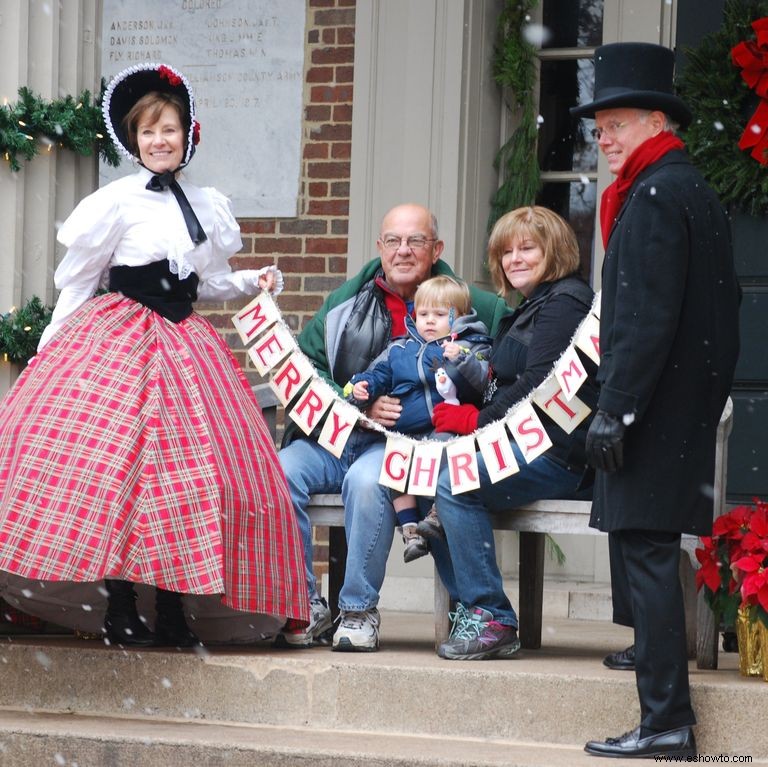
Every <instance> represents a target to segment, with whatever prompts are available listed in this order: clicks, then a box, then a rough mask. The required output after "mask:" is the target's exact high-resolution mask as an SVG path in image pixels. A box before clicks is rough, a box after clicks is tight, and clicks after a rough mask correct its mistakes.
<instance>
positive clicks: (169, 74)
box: [157, 64, 181, 86]
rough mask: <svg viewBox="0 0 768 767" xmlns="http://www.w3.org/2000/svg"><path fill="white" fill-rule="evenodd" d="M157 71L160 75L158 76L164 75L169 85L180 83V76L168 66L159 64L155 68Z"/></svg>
mask: <svg viewBox="0 0 768 767" xmlns="http://www.w3.org/2000/svg"><path fill="white" fill-rule="evenodd" d="M157 73H158V74H159V75H160V77H164V78H165V79H166V80H168V82H169V83H170V84H171V85H174V86H175V85H181V78H180V77H179V76H178V75H177V74H176V73H175V72H174V71H173V70H172V69H170V68H169V67H166V66H165V65H164V64H161V65H160V66H159V67H158V68H157Z"/></svg>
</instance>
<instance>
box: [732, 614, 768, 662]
mask: <svg viewBox="0 0 768 767" xmlns="http://www.w3.org/2000/svg"><path fill="white" fill-rule="evenodd" d="M761 626H762V624H761V623H760V621H754V622H752V621H750V620H749V612H747V610H742V609H741V608H739V612H738V615H737V616H736V637H737V638H738V640H739V671H740V672H741V675H742V676H763V677H765V673H766V672H765V669H764V668H763V653H762V650H761V647H762V646H765V645H762V643H761V639H762V638H763V637H761ZM762 633H763V636H765V635H766V633H768V632H766V629H765V626H762ZM767 665H768V664H767Z"/></svg>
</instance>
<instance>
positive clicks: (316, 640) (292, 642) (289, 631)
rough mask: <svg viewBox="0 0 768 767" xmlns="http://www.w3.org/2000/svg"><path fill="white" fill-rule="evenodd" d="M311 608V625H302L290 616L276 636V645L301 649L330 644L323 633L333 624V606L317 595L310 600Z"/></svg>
mask: <svg viewBox="0 0 768 767" xmlns="http://www.w3.org/2000/svg"><path fill="white" fill-rule="evenodd" d="M309 609H310V612H311V616H312V617H311V619H310V621H309V626H301V625H300V622H299V621H296V620H294V619H293V618H289V619H288V620H287V621H286V622H285V626H283V628H282V630H281V631H280V633H279V634H278V635H277V637H276V638H275V647H290V648H293V649H301V648H305V647H313V646H314V645H317V644H325V645H327V644H328V641H327V640H326V639H325V638H324V637H323V634H325V632H326V631H328V629H330V628H331V627H332V626H333V618H332V617H331V608H330V607H328V603H327V602H326V601H325V600H324V599H323V598H322V597H319V596H315V597H312V598H311V599H310V601H309Z"/></svg>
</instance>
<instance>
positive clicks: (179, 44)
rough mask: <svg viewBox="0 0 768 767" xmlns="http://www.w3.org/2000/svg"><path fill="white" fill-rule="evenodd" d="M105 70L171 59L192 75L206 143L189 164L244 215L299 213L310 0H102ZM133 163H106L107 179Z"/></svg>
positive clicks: (192, 176)
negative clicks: (307, 20) (307, 2)
mask: <svg viewBox="0 0 768 767" xmlns="http://www.w3.org/2000/svg"><path fill="white" fill-rule="evenodd" d="M103 3H104V16H103V24H102V75H103V76H104V78H105V79H106V80H107V81H109V79H110V78H111V77H112V76H113V75H115V74H117V73H118V72H120V71H122V70H123V69H125V68H127V67H129V66H131V65H133V64H139V63H142V62H148V61H149V62H163V63H167V64H170V65H171V66H173V67H175V68H177V69H178V70H180V71H181V72H183V73H184V75H186V77H187V79H188V80H189V81H190V83H191V84H192V88H193V90H194V93H195V99H196V102H197V119H198V121H199V122H200V126H201V130H200V137H201V140H200V144H199V145H198V148H197V152H196V154H195V156H194V158H193V159H192V162H191V163H190V164H189V167H188V168H186V169H185V170H184V173H185V175H186V177H187V178H188V179H189V180H190V181H191V182H192V183H194V184H197V185H198V186H213V187H216V189H218V190H219V191H220V192H222V193H223V194H225V195H227V197H229V198H230V199H231V200H232V204H233V207H234V211H235V215H237V216H239V217H264V218H271V217H293V216H295V215H296V214H297V201H298V193H299V181H300V173H301V122H302V89H303V81H304V76H303V75H304V27H305V15H306V7H305V0H162V2H160V1H159V0H103ZM131 170H132V168H131V167H130V163H129V161H128V160H126V159H124V160H123V161H122V163H121V164H120V167H119V168H111V167H109V166H107V165H105V164H104V163H102V164H101V167H100V182H101V183H102V184H104V183H107V182H109V181H112V180H114V179H116V178H119V177H121V176H124V175H126V174H127V173H129V172H130V171H131Z"/></svg>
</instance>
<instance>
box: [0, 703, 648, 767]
mask: <svg viewBox="0 0 768 767" xmlns="http://www.w3.org/2000/svg"><path fill="white" fill-rule="evenodd" d="M0 763H1V764H2V765H3V766H4V767H30V765H49V764H50V765H62V766H64V765H67V766H68V765H71V766H72V767H74V766H75V765H77V766H78V767H104V766H105V765H109V767H135V766H136V765H141V767H169V765H182V764H183V765H190V766H191V767H208V766H210V767H214V765H215V767H221V766H222V765H223V766H224V767H254V765H258V766H259V767H287V765H304V764H311V765H312V767H412V766H413V765H422V766H423V767H430V766H432V765H434V767H493V766H494V765H504V767H582V766H583V767H587V765H591V766H592V767H594V764H595V763H594V758H593V757H590V756H588V755H587V754H586V753H584V751H583V749H582V748H581V747H580V746H575V745H544V744H541V743H527V742H521V741H512V740H501V739H498V738H494V739H480V738H456V737H450V736H441V737H430V736H428V735H410V734H403V733H387V734H380V733H370V732H349V731H340V730H321V729H309V728H299V727H268V726H263V725H262V726H257V725H232V724H221V723H207V722H194V723H192V722H188V721H186V722H180V721H178V720H169V719H166V720H160V719H149V718H146V717H144V718H141V717H135V718H124V717H105V716H82V715H72V714H60V713H50V712H24V711H18V710H10V709H3V710H0ZM634 764H636V761H635V760H629V759H616V760H612V761H611V765H612V766H615V767H620V766H621V765H626V767H629V765H634Z"/></svg>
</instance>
